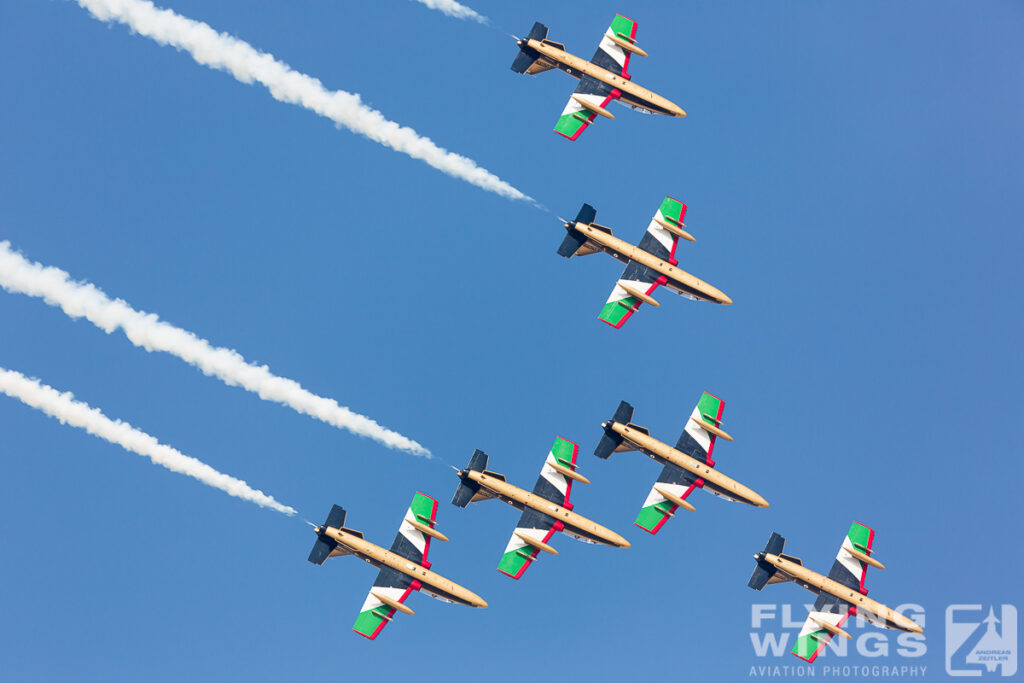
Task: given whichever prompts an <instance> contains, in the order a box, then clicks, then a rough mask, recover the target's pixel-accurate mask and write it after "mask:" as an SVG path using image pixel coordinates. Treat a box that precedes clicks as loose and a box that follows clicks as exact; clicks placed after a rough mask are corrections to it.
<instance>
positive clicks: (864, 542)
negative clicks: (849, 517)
mask: <svg viewBox="0 0 1024 683" xmlns="http://www.w3.org/2000/svg"><path fill="white" fill-rule="evenodd" d="M846 535H847V537H848V538H849V539H850V543H852V544H853V547H855V548H856V547H857V546H858V545H859V546H860V547H861V548H867V547H868V539H870V538H871V530H870V529H868V528H867V527H866V526H864V525H863V524H858V523H857V522H854V523H853V524H851V525H850V532H849V533H848V534H846Z"/></svg>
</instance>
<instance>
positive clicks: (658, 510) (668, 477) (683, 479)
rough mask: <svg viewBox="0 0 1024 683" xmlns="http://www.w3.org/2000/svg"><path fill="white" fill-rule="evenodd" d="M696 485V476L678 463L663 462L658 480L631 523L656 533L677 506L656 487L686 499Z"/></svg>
mask: <svg viewBox="0 0 1024 683" xmlns="http://www.w3.org/2000/svg"><path fill="white" fill-rule="evenodd" d="M696 487H697V477H696V476H694V475H693V474H692V473H690V472H687V471H686V470H684V469H683V468H682V467H679V466H678V465H673V464H672V463H670V462H669V463H665V467H664V468H663V469H662V470H661V475H660V476H658V481H656V482H654V486H652V487H651V492H650V493H648V494H647V499H646V500H645V501H644V505H643V507H642V508H641V509H640V513H639V514H638V515H637V516H636V520H634V522H633V523H634V524H636V525H637V526H638V527H640V528H641V529H643V530H644V531H647V532H650V533H652V534H656V533H658V531H660V530H661V527H662V525H663V524H664V523H665V521H666V520H667V519H668V518H669V517H671V516H672V515H674V514H675V511H676V510H677V509H678V506H677V505H676V504H675V503H673V502H671V501H670V500H668V499H667V498H666V497H665V496H663V495H662V494H661V493H660V492H659V490H658V489H661V490H662V491H666V492H668V493H670V494H672V495H673V496H676V497H678V498H681V499H683V500H686V497H687V496H689V495H690V494H691V493H693V489H695V488H696Z"/></svg>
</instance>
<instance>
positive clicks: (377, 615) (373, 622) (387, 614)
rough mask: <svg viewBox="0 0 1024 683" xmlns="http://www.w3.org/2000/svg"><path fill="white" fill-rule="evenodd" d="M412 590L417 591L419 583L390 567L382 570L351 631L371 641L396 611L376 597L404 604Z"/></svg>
mask: <svg viewBox="0 0 1024 683" xmlns="http://www.w3.org/2000/svg"><path fill="white" fill-rule="evenodd" d="M414 590H419V582H418V581H416V580H415V579H413V578H412V577H411V576H409V575H408V574H403V573H402V572H398V571H395V570H394V569H391V568H390V567H384V568H382V569H381V570H380V572H379V573H378V574H377V578H376V579H374V581H373V588H371V589H370V592H369V594H367V596H366V600H365V601H364V602H363V607H362V609H360V610H359V616H358V617H356V623H354V624H352V630H353V631H355V632H356V633H358V634H359V635H362V636H366V637H367V638H369V639H370V640H373V639H374V638H376V637H377V634H379V633H380V632H381V629H383V628H384V627H385V626H386V625H387V623H388V622H389V621H391V619H392V618H393V617H394V616H395V612H397V611H398V610H396V609H395V608H394V607H390V606H388V605H386V604H384V602H383V601H381V600H380V599H379V598H378V597H377V596H378V595H382V596H384V597H386V598H389V599H390V600H393V601H395V602H400V603H404V602H405V599H406V598H408V597H409V594H410V593H412V592H413V591H414ZM375 593H376V595H374V594H375Z"/></svg>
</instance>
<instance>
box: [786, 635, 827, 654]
mask: <svg viewBox="0 0 1024 683" xmlns="http://www.w3.org/2000/svg"><path fill="white" fill-rule="evenodd" d="M822 634H824V635H822ZM828 635H829V633H828V631H826V630H824V629H822V630H820V631H811V632H810V633H808V634H807V635H805V636H800V637H799V638H797V639H796V643H795V644H794V645H793V650H792V652H793V654H795V655H797V656H798V657H803V658H804V659H810V658H811V655H813V654H814V653H815V652H816V651H817V649H818V647H819V646H820V645H821V644H822V643H824V642H826V641H827V640H828V638H827V636H828ZM815 636H819V637H821V638H822V640H820V641H819V640H818V639H817V638H816V637H815Z"/></svg>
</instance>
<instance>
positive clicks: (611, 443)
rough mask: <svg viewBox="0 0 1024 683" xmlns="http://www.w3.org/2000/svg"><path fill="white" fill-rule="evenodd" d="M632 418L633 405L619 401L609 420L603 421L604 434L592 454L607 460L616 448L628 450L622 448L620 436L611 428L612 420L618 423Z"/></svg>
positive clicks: (624, 422)
mask: <svg viewBox="0 0 1024 683" xmlns="http://www.w3.org/2000/svg"><path fill="white" fill-rule="evenodd" d="M632 419H633V406H631V405H630V404H628V403H626V402H625V401H619V407H618V408H616V409H615V415H614V416H612V419H611V421H609V422H605V425H606V426H605V428H604V436H602V437H601V440H600V441H599V442H598V444H597V448H595V449H594V455H596V456H597V457H599V458H604V459H605V460H607V459H608V458H610V457H611V455H612V453H614V452H615V451H617V450H629V449H628V448H627V449H623V448H622V442H623V439H622V436H621V435H620V434H618V433H616V432H615V431H614V430H612V422H618V423H619V424H624V425H625V424H629V422H630V420H632Z"/></svg>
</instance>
